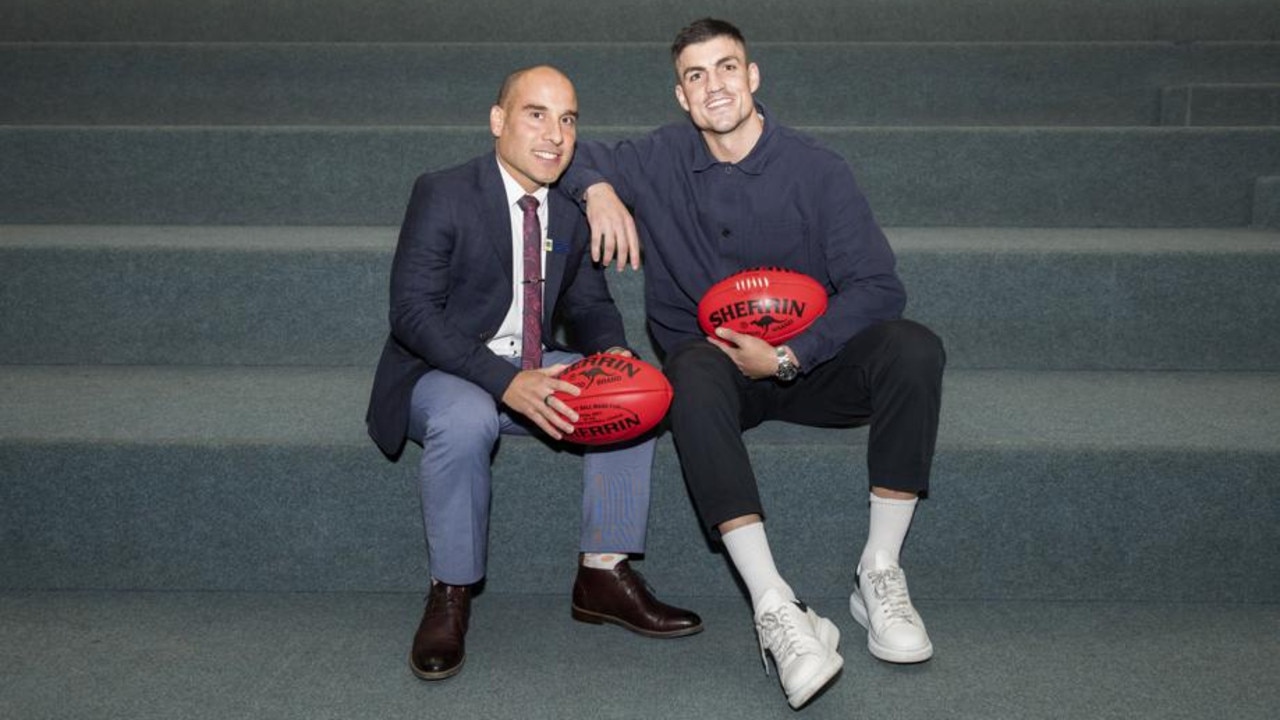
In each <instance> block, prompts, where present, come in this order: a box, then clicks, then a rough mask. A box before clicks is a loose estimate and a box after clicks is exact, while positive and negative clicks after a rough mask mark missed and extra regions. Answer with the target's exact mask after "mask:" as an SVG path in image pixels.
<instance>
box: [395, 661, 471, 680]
mask: <svg viewBox="0 0 1280 720" xmlns="http://www.w3.org/2000/svg"><path fill="white" fill-rule="evenodd" d="M466 662H467V658H466V656H463V658H462V661H461V662H459V663H458V664H457V665H454V666H453V667H451V668H447V669H445V670H438V671H436V672H431V671H429V670H423V669H422V668H420V667H418V666H417V664H416V663H414V662H413V655H409V669H410V670H412V671H413V674H414V675H415V676H417V678H418V679H419V680H444V679H446V678H451V677H453V676H454V675H457V674H458V673H460V672H462V666H463V665H464V664H465V663H466Z"/></svg>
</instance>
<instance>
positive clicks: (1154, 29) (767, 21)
mask: <svg viewBox="0 0 1280 720" xmlns="http://www.w3.org/2000/svg"><path fill="white" fill-rule="evenodd" d="M705 15H711V16H713V17H722V18H727V19H729V20H732V21H733V22H734V23H735V24H737V25H739V26H740V27H741V28H742V30H743V32H744V33H746V35H747V37H748V38H749V39H753V40H790V41H796V40H803V41H809V40H894V41H901V40H912V41H935V40H943V41H946V40H977V41H988V40H990V41H1000V40H1049V41H1064V40H1066V41H1069V40H1179V41H1190V40H1245V39H1250V40H1253V39H1257V40H1274V39H1276V38H1277V37H1280V11H1278V10H1277V8H1276V6H1275V3H1273V2H1270V0H1181V1H1180V2H1178V3H1176V4H1174V5H1170V4H1169V3H1168V2H1165V1H1164V0H1123V1H1117V0H1076V2H1072V3H1061V2H1056V1H1054V0H962V1H960V2H956V0H897V1H895V2H883V1H882V0H805V2H803V3H796V2H790V1H788V0H751V1H749V2H742V1H741V0H706V2H703V3H700V4H699V5H698V7H697V8H696V9H691V8H690V7H689V6H688V5H687V4H686V3H683V2H679V1H678V0H647V1H646V2H643V3H630V4H617V3H599V2H592V0H529V1H528V2H525V3H523V4H522V5H521V10H520V13H519V15H518V17H517V16H513V14H512V11H511V6H510V4H509V3H507V2H504V0H473V1H472V2H469V3H465V4H450V3H431V4H429V5H426V6H424V5H423V4H422V3H420V2H415V1H414V0H365V1H364V2H361V3H358V4H353V3H351V2H348V1H346V0H254V1H252V2H250V1H248V0H234V1H227V2H218V3H207V4H203V5H192V4H190V3H185V2H177V1H175V0H115V2H111V3H89V4H86V3H83V2H78V1H77V0H9V1H8V2H6V3H5V4H4V5H3V6H0V40H18V41H32V40H42V41H111V42H119V41H125V42H135V41H227V40H229V41H237V40H255V41H288V42H297V41H375V42H376V41H394V42H513V41H535V42H548V41H551V42H559V41H566V40H569V41H572V40H579V41H597V42H617V41H630V40H647V41H657V42H668V43H669V42H671V39H672V38H673V37H674V35H675V34H676V32H677V31H678V30H679V29H680V28H681V27H683V26H684V25H686V24H687V23H688V22H690V21H692V20H693V19H695V18H697V17H702V16H705Z"/></svg>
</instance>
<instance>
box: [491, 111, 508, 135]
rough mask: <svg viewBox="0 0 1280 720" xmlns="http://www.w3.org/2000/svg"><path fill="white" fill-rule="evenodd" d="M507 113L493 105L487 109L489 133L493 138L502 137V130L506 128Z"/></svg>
mask: <svg viewBox="0 0 1280 720" xmlns="http://www.w3.org/2000/svg"><path fill="white" fill-rule="evenodd" d="M506 124H507V113H506V111H505V110H503V109H502V108H500V107H498V106H497V105H494V106H493V107H491V108H489V132H491V133H493V136H494V137H502V128H504V127H506Z"/></svg>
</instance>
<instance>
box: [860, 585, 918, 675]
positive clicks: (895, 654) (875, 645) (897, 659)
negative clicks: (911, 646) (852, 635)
mask: <svg viewBox="0 0 1280 720" xmlns="http://www.w3.org/2000/svg"><path fill="white" fill-rule="evenodd" d="M849 614H850V615H852V616H853V619H854V620H856V621H857V622H858V624H859V625H861V626H862V627H863V628H864V629H865V630H866V631H867V651H868V652H870V653H871V654H872V655H874V656H875V657H876V658H878V659H880V660H883V661H885V662H891V663H897V664H899V665H910V664H912V663H922V662H924V661H925V660H928V659H929V658H931V657H933V643H932V642H930V643H929V644H928V645H925V646H924V647H922V648H919V649H916V650H895V649H893V648H891V647H888V646H886V645H881V644H880V643H879V642H877V641H876V639H875V637H874V636H872V634H871V621H870V620H869V619H868V618H867V608H866V606H865V605H863V603H862V598H861V597H860V596H859V595H858V593H857V591H856V590H855V591H854V592H853V594H851V595H850V596H849Z"/></svg>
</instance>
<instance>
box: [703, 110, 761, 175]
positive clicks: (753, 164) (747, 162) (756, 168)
mask: <svg viewBox="0 0 1280 720" xmlns="http://www.w3.org/2000/svg"><path fill="white" fill-rule="evenodd" d="M756 112H758V113H760V116H761V117H763V118H764V132H763V133H761V134H760V139H759V140H757V141H756V146H755V147H753V148H751V152H749V153H747V156H746V157H744V158H742V160H741V161H739V162H737V163H734V166H735V167H737V168H738V169H739V170H741V171H742V172H744V173H747V174H748V175H759V174H760V173H762V172H764V166H765V164H766V163H767V162H768V157H769V148H770V147H771V146H772V145H773V143H771V142H770V140H772V139H773V129H774V125H775V123H774V121H773V118H772V116H770V114H769V111H768V110H766V109H765V107H764V105H762V104H761V103H759V102H757V103H756ZM689 127H691V128H692V127H693V125H692V124H691V125H690V126H689ZM693 129H694V132H696V133H697V134H698V142H696V143H694V144H693V163H692V165H691V167H692V169H693V171H694V172H696V173H697V172H702V171H704V170H709V169H711V168H713V167H715V166H717V165H725V164H727V163H723V162H721V161H719V160H717V159H716V157H715V156H714V155H712V154H711V150H710V149H709V148H708V147H707V141H706V140H704V139H702V132H701V131H699V130H698V129H697V128H693Z"/></svg>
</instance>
